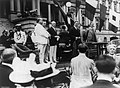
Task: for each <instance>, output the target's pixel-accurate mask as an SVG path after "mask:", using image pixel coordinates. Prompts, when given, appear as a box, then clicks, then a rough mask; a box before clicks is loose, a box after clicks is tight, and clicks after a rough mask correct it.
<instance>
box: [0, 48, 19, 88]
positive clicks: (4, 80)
mask: <svg viewBox="0 0 120 88" xmlns="http://www.w3.org/2000/svg"><path fill="white" fill-rule="evenodd" d="M16 56H17V53H16V51H15V50H13V49H11V48H7V49H5V50H4V51H3V53H2V55H1V59H2V64H0V79H1V80H0V88H16V87H15V85H14V83H12V82H11V81H10V80H9V74H10V73H11V72H12V71H13V69H12V61H13V59H14V58H15V57H16Z"/></svg>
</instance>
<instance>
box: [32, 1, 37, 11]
mask: <svg viewBox="0 0 120 88" xmlns="http://www.w3.org/2000/svg"><path fill="white" fill-rule="evenodd" d="M35 1H36V0H32V9H33V10H34V9H36V7H35V6H36V3H35Z"/></svg>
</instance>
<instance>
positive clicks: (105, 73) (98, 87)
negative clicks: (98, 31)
mask: <svg viewBox="0 0 120 88" xmlns="http://www.w3.org/2000/svg"><path fill="white" fill-rule="evenodd" d="M115 66H116V63H115V61H114V60H113V58H112V57H111V56H109V55H101V56H100V57H99V58H98V60H97V61H96V68H97V71H98V72H97V74H98V78H97V81H96V82H95V83H94V84H93V85H90V86H88V87H84V88H117V87H115V86H114V85H113V84H112V79H113V77H114V71H115Z"/></svg>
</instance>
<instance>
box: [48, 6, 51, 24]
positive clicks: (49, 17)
mask: <svg viewBox="0 0 120 88" xmlns="http://www.w3.org/2000/svg"><path fill="white" fill-rule="evenodd" d="M48 21H49V22H51V5H50V4H48Z"/></svg>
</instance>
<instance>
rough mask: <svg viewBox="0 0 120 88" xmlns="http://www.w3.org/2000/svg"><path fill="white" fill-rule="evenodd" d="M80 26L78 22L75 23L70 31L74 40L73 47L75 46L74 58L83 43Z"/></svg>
mask: <svg viewBox="0 0 120 88" xmlns="http://www.w3.org/2000/svg"><path fill="white" fill-rule="evenodd" d="M80 32H81V31H80V24H79V23H78V21H76V22H75V23H74V26H73V27H71V29H70V30H69V34H70V35H71V39H72V46H73V55H72V56H73V57H75V56H77V55H78V52H77V48H78V45H79V44H80V43H81V42H82V41H81V33H80Z"/></svg>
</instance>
